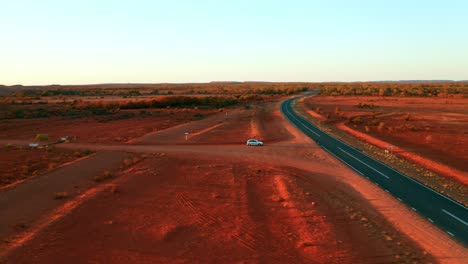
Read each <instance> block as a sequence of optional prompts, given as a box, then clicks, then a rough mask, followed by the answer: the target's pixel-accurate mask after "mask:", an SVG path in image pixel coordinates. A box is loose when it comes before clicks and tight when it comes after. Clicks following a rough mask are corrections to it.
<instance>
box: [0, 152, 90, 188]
mask: <svg viewBox="0 0 468 264" xmlns="http://www.w3.org/2000/svg"><path fill="white" fill-rule="evenodd" d="M88 154H90V153H86V152H83V151H79V150H76V151H73V150H63V149H54V148H50V149H32V148H21V149H20V148H16V147H13V146H11V147H10V146H8V147H3V149H2V150H1V151H0V168H1V169H0V188H2V187H5V186H7V185H10V184H15V183H17V182H18V181H23V180H25V179H28V178H30V177H34V176H38V175H41V174H44V173H45V172H48V171H51V170H53V169H55V168H57V167H59V166H63V165H66V164H67V163H68V162H72V161H74V160H76V159H79V158H81V157H83V156H87V155H88Z"/></svg>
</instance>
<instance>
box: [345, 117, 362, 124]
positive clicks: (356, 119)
mask: <svg viewBox="0 0 468 264" xmlns="http://www.w3.org/2000/svg"><path fill="white" fill-rule="evenodd" d="M348 121H349V123H351V124H362V118H361V117H360V116H351V117H349V118H348Z"/></svg>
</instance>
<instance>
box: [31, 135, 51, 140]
mask: <svg viewBox="0 0 468 264" xmlns="http://www.w3.org/2000/svg"><path fill="white" fill-rule="evenodd" d="M34 139H35V140H37V141H47V140H50V137H49V135H47V134H37V135H36V137H35V138H34Z"/></svg>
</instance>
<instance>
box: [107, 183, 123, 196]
mask: <svg viewBox="0 0 468 264" xmlns="http://www.w3.org/2000/svg"><path fill="white" fill-rule="evenodd" d="M109 191H110V192H111V193H114V194H116V193H120V188H119V186H118V185H117V184H110V185H109Z"/></svg>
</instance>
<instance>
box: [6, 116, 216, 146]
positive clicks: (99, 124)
mask: <svg viewBox="0 0 468 264" xmlns="http://www.w3.org/2000/svg"><path fill="white" fill-rule="evenodd" d="M213 112H214V111H213V110H195V109H163V110H157V111H151V113H153V116H141V115H139V111H136V112H134V113H136V116H135V117H132V118H128V119H121V120H112V118H114V116H112V115H110V116H101V117H89V118H77V119H71V118H58V117H54V118H46V119H14V120H3V121H0V139H22V140H31V141H33V140H34V137H35V136H36V134H39V133H42V134H48V135H49V136H50V137H51V139H52V140H58V139H59V138H60V137H63V136H74V137H76V141H77V142H92V143H109V142H126V141H128V140H130V139H133V138H136V137H141V136H143V135H145V134H147V133H150V132H154V131H160V130H164V129H167V128H169V127H172V126H175V125H178V124H182V123H186V122H190V121H194V120H198V118H197V117H196V116H195V115H196V114H202V115H204V116H207V115H210V114H212V113H213ZM106 120H110V121H106Z"/></svg>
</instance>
